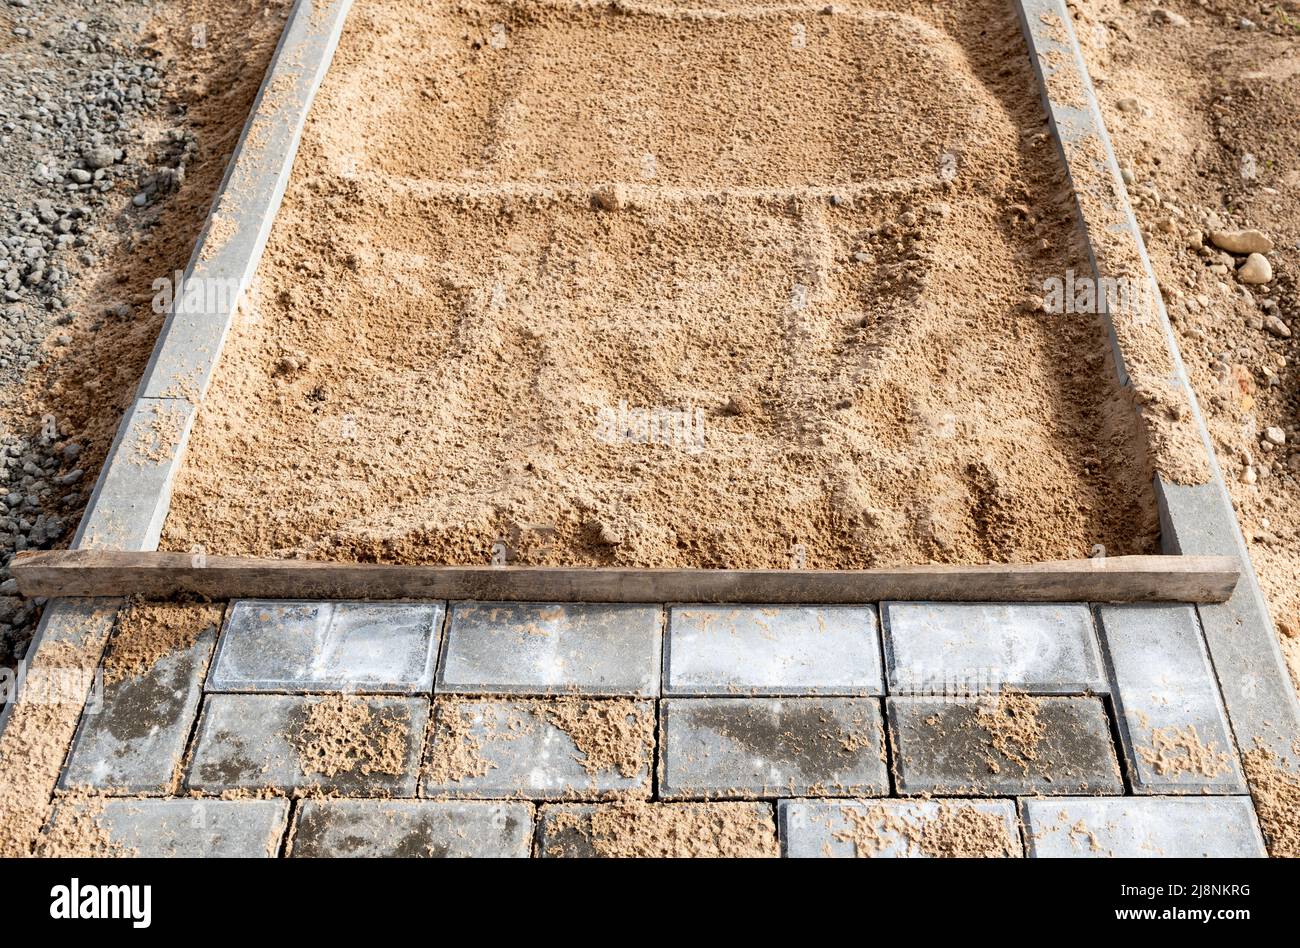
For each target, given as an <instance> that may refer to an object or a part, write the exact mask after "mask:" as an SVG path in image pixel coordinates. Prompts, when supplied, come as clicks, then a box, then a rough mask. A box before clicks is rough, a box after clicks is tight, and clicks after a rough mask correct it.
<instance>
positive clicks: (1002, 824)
mask: <svg viewBox="0 0 1300 948" xmlns="http://www.w3.org/2000/svg"><path fill="white" fill-rule="evenodd" d="M972 811H973V813H974V814H976V815H974V816H972ZM777 825H778V826H779V827H780V833H781V854H782V855H784V856H786V857H788V858H791V859H808V858H820V857H829V858H837V859H842V858H859V859H861V858H932V857H936V856H961V857H986V856H1019V855H1021V854H1022V852H1023V850H1022V847H1021V843H1020V823H1019V821H1018V820H1017V819H1016V805H1015V804H1014V803H1013V802H1012V801H1010V800H960V799H959V800H870V801H864V800H782V801H781V802H780V803H778V804H777ZM972 828H974V829H976V830H977V831H978V833H979V835H978V838H976V839H971V838H970V837H969V831H970V830H971V829H972Z"/></svg>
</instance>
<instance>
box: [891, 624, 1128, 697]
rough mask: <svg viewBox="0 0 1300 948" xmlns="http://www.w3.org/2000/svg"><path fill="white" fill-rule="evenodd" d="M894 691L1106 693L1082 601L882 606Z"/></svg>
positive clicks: (914, 692)
mask: <svg viewBox="0 0 1300 948" xmlns="http://www.w3.org/2000/svg"><path fill="white" fill-rule="evenodd" d="M881 608H882V610H883V613H884V630H885V631H884V634H885V662H886V665H887V668H888V672H889V690H890V693H892V694H931V695H971V694H982V693H987V692H996V691H1000V690H1002V689H1003V688H1008V687H1009V688H1015V689H1017V690H1020V691H1028V692H1033V693H1035V694H1079V693H1083V692H1093V693H1097V694H1104V693H1105V692H1106V691H1107V689H1108V682H1107V679H1106V673H1105V670H1104V669H1103V667H1102V662H1101V654H1100V652H1099V650H1098V648H1097V640H1096V637H1095V634H1094V631H1093V625H1092V615H1091V613H1090V612H1089V610H1088V606H1087V605H1086V604H1085V603H1064V604H1056V603H1043V604H1038V603H996V602H990V603H982V602H972V603H966V602H887V603H884V604H883V605H882V607H881Z"/></svg>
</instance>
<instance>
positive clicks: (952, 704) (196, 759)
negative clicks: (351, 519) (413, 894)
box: [61, 601, 1245, 800]
mask: <svg viewBox="0 0 1300 948" xmlns="http://www.w3.org/2000/svg"><path fill="white" fill-rule="evenodd" d="M882 609H883V616H884V623H883V624H884V628H885V633H886V634H885V643H886V649H885V653H884V654H885V661H884V663H883V665H882V662H881V651H880V636H879V623H878V621H877V613H876V610H875V608H874V607H872V606H844V607H840V606H818V607H805V606H779V607H778V606H739V607H733V606H673V607H670V608H669V634H668V637H667V644H666V647H665V650H664V651H665V654H664V655H663V656H662V657H661V654H660V644H661V641H663V635H662V632H661V629H660V621H661V614H662V610H661V609H660V607H658V606H636V605H632V606H628V605H601V604H579V605H555V604H517V603H515V604H510V603H506V604H484V603H453V604H452V605H451V606H450V611H449V612H448V611H447V609H446V607H444V605H443V604H442V603H268V602H257V601H243V602H237V603H234V604H233V605H232V606H231V607H230V609H229V610H228V617H227V621H226V623H225V629H224V630H223V632H222V634H221V635H220V637H219V640H218V638H217V632H216V629H215V628H212V629H208V630H205V631H204V633H203V634H202V635H199V636H198V637H197V638H196V639H195V640H194V641H193V643H192V644H191V645H189V646H188V647H186V648H184V649H181V650H178V651H175V652H172V653H170V654H168V655H166V656H163V657H162V658H161V659H160V660H159V661H157V662H156V663H154V664H153V665H152V666H151V667H150V668H148V669H147V670H146V671H144V672H143V673H141V674H138V675H135V676H132V677H127V678H125V679H123V680H116V681H115V680H109V681H108V682H107V684H106V688H105V692H104V698H103V706H102V708H101V709H98V713H94V711H93V709H92V710H88V713H87V714H86V715H85V716H84V717H83V720H82V722H81V726H80V728H79V730H78V733H77V736H76V739H75V742H74V746H73V750H72V753H71V755H70V757H69V761H68V765H67V767H66V769H65V772H64V774H63V777H62V783H61V786H62V787H63V788H64V789H72V788H76V787H91V788H96V789H99V790H101V791H107V792H113V793H118V794H140V793H156V794H161V793H167V792H170V791H172V790H174V789H176V787H177V780H176V778H177V776H178V775H179V774H181V772H182V770H183V769H184V774H185V777H186V786H187V787H188V788H189V789H195V790H201V791H205V792H214V793H218V792H223V791H225V790H233V789H251V788H262V787H273V788H283V789H286V790H297V789H301V788H307V787H315V788H327V789H329V790H331V791H334V792H339V793H345V794H352V795H366V794H370V793H378V792H383V793H385V794H391V795H394V796H404V797H413V796H416V795H417V794H424V795H426V796H439V795H446V796H463V797H503V796H509V795H518V796H520V797H526V798H530V799H538V800H551V799H568V798H578V799H601V798H603V797H606V796H619V795H622V796H645V795H648V793H649V792H650V790H651V789H652V786H653V783H654V781H655V780H656V779H657V783H658V789H659V793H660V795H661V796H663V797H664V798H665V799H667V798H673V799H706V798H716V799H741V798H773V797H775V796H778V795H784V796H804V795H807V796H817V795H840V796H849V795H859V796H868V795H880V794H886V793H888V792H889V788H890V780H889V774H888V773H887V771H886V761H887V759H889V755H887V754H886V751H885V749H884V739H883V736H882V735H883V730H884V729H883V725H884V724H885V720H884V718H882V715H881V709H880V704H879V699H877V698H875V697H873V696H874V695H876V694H880V693H881V692H883V691H884V690H885V689H884V682H883V676H884V671H883V670H884V669H886V668H887V669H888V678H889V682H890V688H889V690H890V692H891V694H890V696H889V697H888V698H887V699H885V700H886V710H887V715H886V716H885V717H887V719H888V722H887V723H888V729H889V736H890V741H889V743H890V746H891V751H890V755H892V765H893V774H894V782H895V785H896V787H897V790H898V792H900V793H903V794H908V795H910V794H924V793H939V794H949V795H952V794H965V795H1000V794H1001V795H1021V794H1036V793H1053V794H1062V793H1122V792H1123V790H1124V783H1123V780H1122V778H1121V775H1120V770H1119V766H1118V762H1117V760H1116V757H1115V753H1114V749H1113V746H1112V742H1111V739H1110V723H1109V720H1108V716H1107V712H1106V708H1105V706H1104V704H1103V702H1102V701H1101V700H1100V699H1099V698H1097V697H1094V696H1091V695H1080V694H1071V693H1062V694H1058V692H1069V691H1071V690H1077V689H1079V688H1084V689H1086V690H1088V691H1090V692H1099V693H1105V692H1112V691H1113V694H1112V695H1111V699H1112V700H1113V701H1114V704H1115V707H1116V709H1117V712H1118V733H1119V735H1120V738H1121V743H1122V745H1123V752H1124V758H1125V762H1126V770H1127V772H1128V773H1129V775H1130V778H1131V782H1132V786H1133V788H1134V790H1136V791H1137V792H1140V793H1197V792H1212V793H1240V792H1243V791H1244V789H1245V788H1244V783H1243V782H1242V779H1241V773H1240V767H1239V765H1238V763H1237V757H1236V749H1235V747H1234V746H1233V743H1232V739H1231V735H1230V734H1229V732H1228V730H1227V725H1226V720H1225V718H1224V715H1223V708H1222V702H1221V701H1220V700H1219V695H1218V691H1217V688H1216V687H1215V684H1214V678H1213V673H1212V670H1211V669H1210V667H1209V664H1208V658H1207V657H1206V653H1205V648H1204V645H1203V642H1202V639H1201V635H1200V630H1199V626H1198V625H1197V621H1196V615H1195V611H1194V609H1192V608H1191V607H1188V606H1168V607H1165V606H1159V607H1154V606H1152V607H1144V606H1106V607H1102V608H1101V609H1100V610H1099V616H1100V619H1101V629H1102V635H1101V638H1100V640H1099V639H1098V638H1097V636H1096V635H1095V634H1094V631H1093V627H1092V613H1091V611H1090V610H1089V609H1088V608H1087V607H1086V606H1054V605H1048V606H1041V605H1018V604H1012V605H1005V604H927V603H920V604H912V603H887V604H885V605H884V606H883V607H882ZM444 618H446V619H447V622H446V623H445V624H446V642H445V643H442V642H441V639H442V636H443V626H444V621H443V620H444ZM214 642H215V643H216V647H215V653H214ZM440 644H441V648H440ZM439 655H441V659H440V660H439ZM661 658H662V661H661ZM209 664H211V666H212V667H211V671H210V672H209V670H208V666H209ZM435 665H436V670H435ZM661 667H662V668H664V669H666V672H665V676H664V679H663V681H662V691H663V692H664V693H665V694H667V695H668V697H666V698H663V699H661V700H660V701H659V702H658V704H657V705H656V703H655V702H654V700H653V699H654V698H655V696H657V695H658V694H659V693H660V690H661V682H660V678H659V671H660V669H661ZM918 669H931V670H932V671H931V672H929V673H927V674H928V675H929V677H926V676H925V675H922V674H921V673H920V672H919V671H917V670H918ZM963 669H965V671H963ZM978 669H983V671H979V672H978V674H976V673H975V672H974V671H972V670H978ZM990 669H992V672H990V671H989V670H990ZM1099 675H1100V676H1101V677H1098V676H1099ZM981 676H982V677H981ZM923 679H924V680H923ZM205 682H206V683H205ZM944 682H959V683H963V684H962V687H963V688H964V687H966V686H971V690H973V691H975V692H976V694H980V693H984V694H985V695H991V694H992V692H994V691H999V690H1001V689H1002V688H1003V687H1004V686H1014V687H1015V688H1019V689H1024V690H1027V691H1032V692H1034V693H1035V694H1038V695H1043V697H1039V698H1037V699H1036V707H1037V714H1036V717H1037V726H1040V727H1041V728H1042V729H1043V733H1042V735H1041V740H1037V741H1036V745H1035V750H1034V753H1033V754H1032V755H1026V754H1019V753H1017V752H1016V751H1015V750H1014V748H1013V749H1012V750H1011V751H1010V753H1009V755H1008V754H1007V753H1004V752H1003V751H1005V750H1006V748H1005V747H1003V750H1002V751H999V750H998V745H999V744H1003V745H1005V743H1006V741H1005V740H1004V739H1003V738H1001V737H999V733H997V732H1000V731H1001V730H1003V728H1001V727H1000V726H999V725H998V722H997V721H996V720H995V719H994V718H992V717H990V713H989V711H988V708H987V703H988V700H989V699H988V698H987V697H986V698H984V699H980V698H976V697H970V696H961V697H954V698H944V697H935V696H933V695H929V694H899V693H897V692H899V691H907V690H908V689H910V688H928V687H930V686H932V685H935V684H936V683H940V684H942V683H944ZM431 689H435V690H438V691H441V692H450V693H452V694H444V695H440V696H439V697H438V699H437V702H436V703H435V707H436V709H437V710H435V713H434V726H433V728H432V734H431V738H430V741H429V742H428V743H429V745H430V747H431V748H432V750H431V751H430V753H432V752H433V751H434V750H436V749H437V748H438V746H439V736H438V735H439V729H440V728H441V727H443V723H442V721H441V718H442V717H443V716H445V715H447V714H450V712H449V711H446V710H444V709H445V708H450V707H453V706H455V707H457V708H459V710H458V711H457V712H456V716H457V721H456V722H455V723H456V724H457V726H458V728H460V730H465V731H466V734H465V735H462V736H461V737H459V738H458V739H459V740H465V741H469V742H472V743H473V744H474V745H475V747H476V753H478V754H479V755H480V756H481V757H482V758H483V761H482V770H483V773H481V774H476V773H469V774H457V775H456V779H450V778H439V777H437V776H436V775H431V774H430V773H428V771H429V769H430V768H429V766H428V764H429V763H431V761H426V766H425V768H424V770H425V771H426V773H425V776H424V780H423V783H420V782H419V775H420V772H421V767H420V766H419V762H420V760H421V756H422V749H423V748H424V746H425V741H424V738H423V733H424V730H425V723H426V721H427V720H428V719H429V715H430V704H429V700H428V698H427V697H425V696H424V695H426V694H427V693H428V692H429V691H430V690H431ZM205 691H206V698H203V694H204V692H205ZM344 691H348V692H358V693H360V694H362V695H363V696H364V702H365V703H366V705H367V707H368V708H369V710H370V712H371V716H372V717H373V718H374V719H375V720H376V721H389V722H396V723H397V724H398V725H400V729H401V730H402V732H403V733H404V734H406V735H407V738H406V740H407V746H405V748H404V752H405V754H406V758H405V760H406V762H405V764H404V766H403V768H402V770H401V771H400V772H398V773H389V772H384V771H382V770H375V769H373V768H372V769H369V770H368V771H364V772H354V771H344V772H335V773H314V772H313V773H308V772H303V770H302V766H301V763H300V758H301V749H300V748H299V747H298V745H297V744H295V737H296V736H297V735H299V734H300V733H301V732H302V730H303V727H304V721H305V718H306V716H307V715H308V714H309V713H311V710H312V708H313V707H315V705H316V704H317V703H318V702H319V700H320V698H319V697H311V696H307V695H304V694H302V693H301V692H312V693H321V692H324V693H333V692H344ZM769 691H775V692H786V691H788V692H791V694H789V695H786V694H781V695H780V696H779V697H777V696H764V694H765V693H766V692H769ZM282 692H284V693H282ZM376 692H378V693H376ZM839 692H846V693H845V694H840V693H839ZM453 694H454V695H457V696H459V697H453ZM958 694H959V695H964V694H965V692H961V691H959V692H958ZM533 695H550V696H567V697H570V698H577V697H581V698H590V699H592V700H595V699H596V698H598V697H600V698H613V697H615V696H623V700H630V701H632V702H634V704H633V705H632V707H633V708H634V709H635V715H636V716H639V717H640V718H641V719H643V720H644V719H647V718H649V719H653V718H654V717H655V715H656V712H657V713H658V717H659V719H660V720H659V729H658V732H657V733H658V744H659V746H660V750H661V753H660V759H659V761H658V762H657V770H656V764H655V762H653V761H651V760H650V759H649V757H650V750H649V749H648V748H649V747H650V746H652V745H653V744H654V743H655V740H654V735H653V734H652V735H651V737H650V739H649V740H648V741H647V743H646V748H644V749H642V751H641V752H642V753H643V754H644V756H645V758H646V759H645V767H644V771H643V772H641V771H635V772H626V773H625V772H622V771H619V772H618V773H617V775H616V777H614V776H610V774H609V773H607V772H606V771H603V770H600V769H599V768H595V769H593V768H592V767H591V766H590V763H591V762H590V760H589V759H588V758H589V755H588V754H587V753H586V752H585V751H584V750H583V749H582V748H579V747H578V746H577V745H576V744H575V742H574V738H573V735H572V734H571V733H568V732H566V731H565V730H564V728H563V727H562V726H561V725H560V723H557V721H556V720H554V715H551V718H550V719H548V718H547V715H546V714H545V713H542V714H540V715H539V714H538V713H535V712H537V710H538V706H537V705H536V702H535V701H534V700H533V699H532V697H531V696H533ZM724 696H726V697H724ZM201 698H202V700H203V710H202V715H201V718H200V723H199V727H198V730H197V736H196V739H195V742H194V747H193V750H192V758H193V759H192V760H191V761H190V762H189V766H188V768H184V766H183V758H184V756H185V754H186V748H187V746H189V745H188V741H189V734H190V730H191V728H192V726H193V724H194V721H195V715H196V713H197V712H198V710H199V705H200V700H201ZM461 719H464V720H461ZM520 722H524V723H525V724H526V725H527V726H526V727H525V726H521V725H520ZM457 733H459V731H458V732H457ZM845 735H848V736H847V737H846V736H845ZM990 747H992V748H993V751H990V749H989V748H990ZM846 748H847V750H846ZM426 756H427V755H426ZM625 756H626V755H625ZM624 769H626V768H624ZM652 770H655V773H654V774H653V775H652Z"/></svg>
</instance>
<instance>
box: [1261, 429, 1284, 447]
mask: <svg viewBox="0 0 1300 948" xmlns="http://www.w3.org/2000/svg"><path fill="white" fill-rule="evenodd" d="M1264 440H1265V441H1267V442H1268V443H1269V444H1286V432H1285V431H1283V430H1282V429H1281V428H1279V427H1277V426H1276V425H1269V426H1268V427H1267V428H1265V429H1264Z"/></svg>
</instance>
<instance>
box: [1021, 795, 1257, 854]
mask: <svg viewBox="0 0 1300 948" xmlns="http://www.w3.org/2000/svg"><path fill="white" fill-rule="evenodd" d="M1020 809H1021V817H1022V819H1023V820H1024V824H1025V845H1026V848H1027V850H1028V853H1029V855H1031V856H1044V857H1087V856H1102V857H1121V858H1135V857H1144V856H1145V857H1165V858H1184V859H1187V858H1198V857H1202V856H1208V857H1219V858H1228V857H1255V856H1258V857H1261V858H1262V857H1264V856H1265V855H1266V853H1265V851H1264V840H1263V839H1262V838H1261V837H1260V835H1259V828H1258V826H1256V824H1255V813H1254V810H1253V809H1252V807H1251V805H1250V798H1249V797H1110V798H1105V797H1061V798H1058V799H1055V800H1022V801H1021V803H1020Z"/></svg>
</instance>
